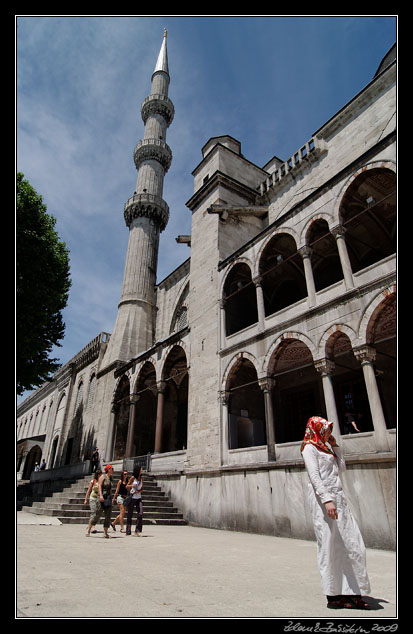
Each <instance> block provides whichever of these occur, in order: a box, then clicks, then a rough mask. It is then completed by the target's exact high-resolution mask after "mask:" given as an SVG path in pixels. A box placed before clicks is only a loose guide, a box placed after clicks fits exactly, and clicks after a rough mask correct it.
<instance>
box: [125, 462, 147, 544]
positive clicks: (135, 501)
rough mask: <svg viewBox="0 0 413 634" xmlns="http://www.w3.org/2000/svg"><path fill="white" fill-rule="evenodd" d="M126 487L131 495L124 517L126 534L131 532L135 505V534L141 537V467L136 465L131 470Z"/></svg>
mask: <svg viewBox="0 0 413 634" xmlns="http://www.w3.org/2000/svg"><path fill="white" fill-rule="evenodd" d="M126 488H127V489H128V491H129V492H130V494H131V495H132V499H131V501H130V502H129V504H128V515H127V519H126V535H130V534H131V529H132V516H133V509H134V508H135V507H136V512H137V518H136V526H135V535H137V536H138V537H141V536H142V521H143V505H142V491H143V477H142V467H137V468H135V469H134V470H133V476H132V477H131V478H130V479H129V482H128V484H127V485H126Z"/></svg>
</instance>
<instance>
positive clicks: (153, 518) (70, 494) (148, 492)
mask: <svg viewBox="0 0 413 634" xmlns="http://www.w3.org/2000/svg"><path fill="white" fill-rule="evenodd" d="M90 480H91V475H87V476H84V477H82V478H79V480H77V481H76V482H72V483H71V484H70V485H69V486H67V487H65V488H63V490H59V491H56V492H55V493H53V495H49V496H48V497H47V498H44V497H43V498H41V499H40V500H34V499H32V500H31V501H30V502H31V504H30V506H28V505H24V503H23V506H22V510H23V511H25V512H28V513H33V514H35V515H48V516H52V517H57V518H58V519H59V520H60V521H61V522H62V524H69V523H70V524H87V523H88V521H89V517H90V508H89V505H87V506H86V507H85V506H84V498H85V494H86V491H87V488H88V486H89V483H90ZM117 480H119V474H118V475H117V477H116V475H115V477H114V482H113V486H112V494H114V492H115V490H116V483H117ZM144 483H145V484H144V490H143V492H142V502H143V524H173V525H185V524H187V522H186V520H185V519H184V517H183V515H182V513H180V512H179V511H178V509H176V508H175V507H174V506H173V503H172V502H171V501H169V499H168V497H167V496H166V495H165V492H164V491H162V489H161V487H159V486H158V484H157V482H156V480H155V478H154V476H152V475H150V476H149V475H147V474H144ZM118 514H119V507H118V505H117V504H114V505H113V506H112V512H111V517H112V520H113V519H114V518H115V517H116V516H117V515H118ZM135 519H136V512H135V511H134V518H133V522H134V521H135ZM101 522H102V520H101ZM125 523H126V516H125Z"/></svg>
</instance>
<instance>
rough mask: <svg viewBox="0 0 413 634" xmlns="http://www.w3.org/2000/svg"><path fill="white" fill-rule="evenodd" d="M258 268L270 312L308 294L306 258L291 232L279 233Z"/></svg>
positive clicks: (266, 311)
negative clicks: (305, 273)
mask: <svg viewBox="0 0 413 634" xmlns="http://www.w3.org/2000/svg"><path fill="white" fill-rule="evenodd" d="M259 271H260V276H261V285H262V290H263V294H264V304H265V314H266V315H267V316H268V315H272V314H273V313H276V312H277V311H279V310H281V309H282V308H285V307H286V306H290V305H291V304H294V303H295V302H298V301H299V300H300V299H303V298H304V297H306V296H307V286H306V282H305V275H304V265H303V259H302V257H301V255H300V254H299V253H298V251H297V246H296V244H295V240H294V238H293V237H292V236H290V235H289V234H287V233H284V234H282V233H281V234H276V235H275V236H274V237H273V238H272V239H271V240H270V242H269V243H268V244H267V246H266V247H265V249H264V251H263V253H262V256H261V260H260V267H259Z"/></svg>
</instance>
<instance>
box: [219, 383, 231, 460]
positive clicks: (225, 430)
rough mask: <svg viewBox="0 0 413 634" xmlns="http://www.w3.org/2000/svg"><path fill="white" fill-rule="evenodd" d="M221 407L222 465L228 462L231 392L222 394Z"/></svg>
mask: <svg viewBox="0 0 413 634" xmlns="http://www.w3.org/2000/svg"><path fill="white" fill-rule="evenodd" d="M220 399H221V407H222V418H221V420H222V433H221V464H225V463H227V462H228V449H229V441H228V438H229V416H228V401H229V392H227V391H223V392H221V393H220Z"/></svg>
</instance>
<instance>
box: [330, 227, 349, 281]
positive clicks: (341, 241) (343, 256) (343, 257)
mask: <svg viewBox="0 0 413 634" xmlns="http://www.w3.org/2000/svg"><path fill="white" fill-rule="evenodd" d="M345 232H346V228H345V227H343V225H337V227H334V228H333V229H332V230H331V233H332V234H333V236H334V237H335V239H336V242H337V249H338V254H339V257H340V262H341V268H342V269H343V275H344V283H345V285H346V289H347V290H350V289H352V288H354V280H353V271H352V270H351V264H350V258H349V256H348V251H347V245H346V240H345V238H344V234H345Z"/></svg>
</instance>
